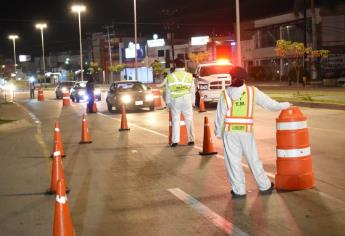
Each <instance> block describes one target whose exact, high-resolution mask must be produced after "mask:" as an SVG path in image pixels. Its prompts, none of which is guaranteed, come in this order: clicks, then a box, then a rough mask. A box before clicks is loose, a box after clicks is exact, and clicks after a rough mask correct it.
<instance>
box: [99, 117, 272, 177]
mask: <svg viewBox="0 0 345 236" xmlns="http://www.w3.org/2000/svg"><path fill="white" fill-rule="evenodd" d="M98 114H99V115H102V116H105V117H108V118H110V119H113V120H117V121H119V122H121V119H119V118H114V117H110V116H108V115H105V114H103V113H98ZM128 124H129V126H133V127H135V128H138V129H141V130H145V131H147V132H150V133H153V134H157V135H159V136H162V137H165V138H168V135H165V134H162V133H159V132H157V131H154V130H151V129H147V128H144V127H142V126H138V125H136V124H133V123H128ZM193 147H194V148H195V149H197V150H199V151H202V147H199V146H197V145H194V146H193ZM216 157H217V158H219V159H224V156H223V155H221V154H217V155H216ZM242 166H243V167H245V168H248V169H249V166H248V165H247V164H244V163H242ZM265 173H266V175H267V176H269V177H271V178H275V175H274V174H273V173H270V172H265Z"/></svg>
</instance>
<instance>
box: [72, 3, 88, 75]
mask: <svg viewBox="0 0 345 236" xmlns="http://www.w3.org/2000/svg"><path fill="white" fill-rule="evenodd" d="M85 10H86V7H85V6H84V5H73V6H72V11H73V12H76V13H78V22H79V48H80V73H81V81H84V74H83V46H82V39H81V19H80V18H81V17H80V13H81V12H83V11H85Z"/></svg>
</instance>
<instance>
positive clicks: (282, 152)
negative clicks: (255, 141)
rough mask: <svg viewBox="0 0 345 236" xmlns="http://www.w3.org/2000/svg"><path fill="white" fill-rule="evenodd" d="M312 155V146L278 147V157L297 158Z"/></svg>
mask: <svg viewBox="0 0 345 236" xmlns="http://www.w3.org/2000/svg"><path fill="white" fill-rule="evenodd" d="M305 156H310V147H306V148H299V149H277V157H278V158H296V157H305Z"/></svg>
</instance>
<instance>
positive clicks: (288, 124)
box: [277, 121, 307, 130]
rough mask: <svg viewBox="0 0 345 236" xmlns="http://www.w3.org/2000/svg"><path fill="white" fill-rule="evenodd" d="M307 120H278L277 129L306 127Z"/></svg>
mask: <svg viewBox="0 0 345 236" xmlns="http://www.w3.org/2000/svg"><path fill="white" fill-rule="evenodd" d="M306 128H307V121H295V122H277V130H296V129H306Z"/></svg>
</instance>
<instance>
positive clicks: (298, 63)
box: [275, 40, 329, 94]
mask: <svg viewBox="0 0 345 236" xmlns="http://www.w3.org/2000/svg"><path fill="white" fill-rule="evenodd" d="M275 51H276V54H277V56H278V57H280V58H284V59H286V60H288V61H289V62H290V64H291V65H292V67H293V68H294V70H295V72H296V76H297V94H299V79H300V73H301V68H303V63H304V56H305V55H307V56H309V57H312V58H327V57H328V54H329V51H328V50H313V49H312V48H311V47H305V46H304V44H303V43H300V42H291V41H286V40H277V43H276V48H275Z"/></svg>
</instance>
